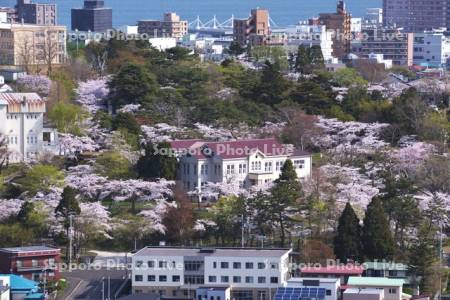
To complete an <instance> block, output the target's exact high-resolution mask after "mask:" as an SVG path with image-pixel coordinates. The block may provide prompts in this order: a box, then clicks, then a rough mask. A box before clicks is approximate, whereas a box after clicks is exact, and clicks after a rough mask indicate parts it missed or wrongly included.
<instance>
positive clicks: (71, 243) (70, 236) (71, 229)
mask: <svg viewBox="0 0 450 300" xmlns="http://www.w3.org/2000/svg"><path fill="white" fill-rule="evenodd" d="M72 251H73V215H72V214H70V215H69V272H70V271H71V269H72V267H71V264H72Z"/></svg>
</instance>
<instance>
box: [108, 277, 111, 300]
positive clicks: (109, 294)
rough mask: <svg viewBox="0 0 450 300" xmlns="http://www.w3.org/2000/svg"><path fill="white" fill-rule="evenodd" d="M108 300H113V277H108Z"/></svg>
mask: <svg viewBox="0 0 450 300" xmlns="http://www.w3.org/2000/svg"><path fill="white" fill-rule="evenodd" d="M108 300H111V276H108Z"/></svg>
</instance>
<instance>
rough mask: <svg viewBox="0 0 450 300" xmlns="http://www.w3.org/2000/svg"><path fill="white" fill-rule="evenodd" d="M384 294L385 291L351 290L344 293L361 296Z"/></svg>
mask: <svg viewBox="0 0 450 300" xmlns="http://www.w3.org/2000/svg"><path fill="white" fill-rule="evenodd" d="M383 293H384V290H382V289H358V288H349V289H346V290H345V291H344V294H359V295H380V294H383Z"/></svg>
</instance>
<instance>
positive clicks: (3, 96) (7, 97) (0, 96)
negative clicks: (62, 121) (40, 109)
mask: <svg viewBox="0 0 450 300" xmlns="http://www.w3.org/2000/svg"><path fill="white" fill-rule="evenodd" d="M24 101H25V102H26V103H28V104H42V103H45V100H43V99H42V98H41V97H40V96H39V95H38V94H36V93H0V105H1V104H3V105H11V104H21V103H23V102H24Z"/></svg>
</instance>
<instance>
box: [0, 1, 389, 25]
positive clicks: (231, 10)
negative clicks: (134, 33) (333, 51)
mask: <svg viewBox="0 0 450 300" xmlns="http://www.w3.org/2000/svg"><path fill="white" fill-rule="evenodd" d="M34 1H35V2H43V3H57V4H58V21H59V23H60V24H63V25H67V26H69V28H70V9H71V8H76V7H81V6H82V5H83V0H34ZM336 2H337V0H105V3H106V6H108V7H111V8H112V9H113V25H114V26H122V25H135V24H136V21H137V20H143V19H161V18H162V14H163V13H164V12H169V11H173V12H176V13H178V14H179V15H180V16H181V17H182V18H183V19H185V20H188V21H189V22H192V21H194V20H195V19H196V18H197V17H200V20H202V22H204V23H205V22H207V21H209V20H211V19H213V17H214V16H215V17H216V18H217V19H218V20H219V22H225V21H226V20H228V19H230V18H231V16H232V15H234V16H235V17H237V18H240V17H247V16H248V15H249V12H250V10H251V9H252V8H256V7H260V8H267V9H269V11H270V17H271V19H272V20H273V22H274V23H275V24H276V25H278V26H288V25H294V24H297V23H298V22H299V21H302V20H307V19H308V18H310V17H313V16H318V14H319V13H321V12H334V11H335V10H336ZM15 3H16V1H15V0H0V6H13V5H14V4H15ZM346 4H347V10H349V11H350V12H351V13H352V15H353V16H354V17H362V16H364V14H365V11H366V9H367V8H371V7H381V6H382V0H347V1H346Z"/></svg>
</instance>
